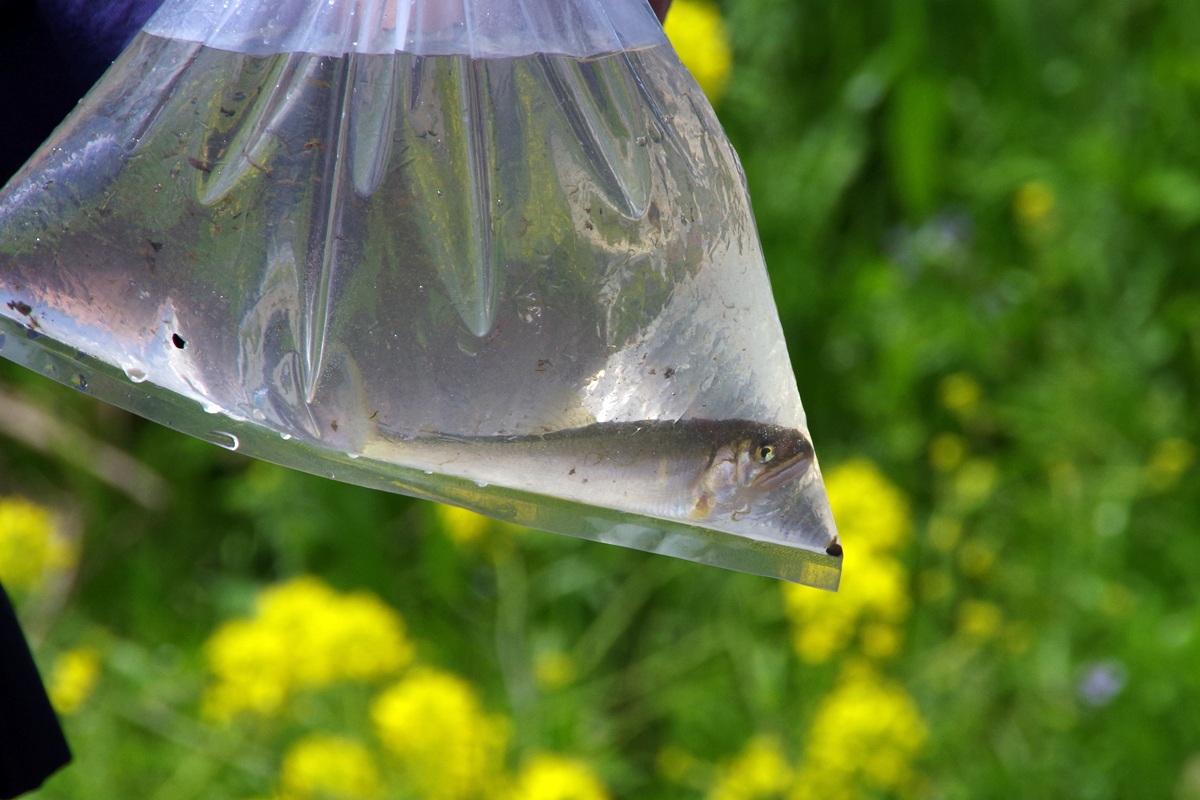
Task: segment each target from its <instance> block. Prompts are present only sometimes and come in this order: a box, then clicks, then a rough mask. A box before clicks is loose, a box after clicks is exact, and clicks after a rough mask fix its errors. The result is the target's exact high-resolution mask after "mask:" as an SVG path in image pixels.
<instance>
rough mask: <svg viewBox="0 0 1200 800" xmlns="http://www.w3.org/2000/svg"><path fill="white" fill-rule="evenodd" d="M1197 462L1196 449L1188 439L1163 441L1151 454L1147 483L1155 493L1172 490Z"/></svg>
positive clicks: (1147, 466)
mask: <svg viewBox="0 0 1200 800" xmlns="http://www.w3.org/2000/svg"><path fill="white" fill-rule="evenodd" d="M1195 461H1196V448H1195V446H1194V445H1193V444H1192V443H1191V442H1189V441H1188V440H1187V439H1176V438H1172V439H1163V440H1162V441H1161V442H1159V443H1158V444H1157V445H1155V447H1154V452H1153V453H1151V454H1150V463H1149V464H1147V465H1146V482H1147V484H1149V486H1150V488H1151V489H1153V490H1154V491H1159V492H1162V491H1166V490H1168V489H1172V488H1174V486H1175V484H1176V483H1178V482H1179V477H1180V476H1181V475H1183V473H1184V472H1186V471H1187V470H1188V468H1189V467H1191V466H1192V464H1193V463H1195Z"/></svg>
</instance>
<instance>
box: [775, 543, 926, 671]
mask: <svg viewBox="0 0 1200 800" xmlns="http://www.w3.org/2000/svg"><path fill="white" fill-rule="evenodd" d="M843 541H845V539H843ZM907 585H908V573H907V571H906V570H905V569H904V566H903V565H902V564H901V563H900V562H899V561H898V560H896V559H895V558H893V557H891V556H887V555H878V554H875V553H872V552H871V551H869V550H865V551H861V552H858V553H856V554H855V556H854V558H853V560H850V556H847V564H846V570H845V573H844V575H843V576H842V585H841V588H840V589H839V590H838V592H837V594H831V593H829V592H818V591H815V590H813V589H808V588H807V587H802V586H797V585H795V584H785V585H784V588H783V591H784V601H785V603H786V607H787V612H788V616H789V617H790V618H791V620H792V624H793V628H792V636H793V643H794V645H795V648H796V653H797V655H799V656H800V658H801V660H803V661H806V662H808V663H810V664H820V663H822V662H825V661H828V660H829V659H830V658H831V657H832V656H833V655H834V654H835V653H837V652H838V651H840V650H842V649H843V648H845V646H846V645H847V644H849V642H850V640H851V639H852V638H853V637H854V632H855V630H856V629H857V627H858V623H859V621H860V620H862V619H864V618H865V619H868V620H875V621H882V622H887V623H891V624H892V625H896V624H898V623H899V622H901V621H902V620H903V619H904V618H905V617H906V616H907V615H908V610H909V607H910V605H911V601H910V599H909V596H908V589H907Z"/></svg>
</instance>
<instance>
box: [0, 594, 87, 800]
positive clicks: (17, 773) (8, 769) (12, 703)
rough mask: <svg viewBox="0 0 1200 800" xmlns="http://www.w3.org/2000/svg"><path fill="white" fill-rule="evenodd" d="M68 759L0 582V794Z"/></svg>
mask: <svg viewBox="0 0 1200 800" xmlns="http://www.w3.org/2000/svg"><path fill="white" fill-rule="evenodd" d="M70 760H71V751H70V750H69V749H68V748H67V740H66V739H65V738H64V737H63V732H62V729H61V728H60V727H59V726H58V718H57V717H56V716H55V715H54V709H52V708H51V707H50V700H49V698H47V697H46V690H45V689H44V688H42V679H41V677H39V676H38V671H37V666H36V665H34V663H33V656H32V655H31V654H30V652H29V646H28V645H27V644H26V643H25V636H24V634H22V633H21V626H20V625H18V624H17V615H16V614H15V613H14V612H13V607H12V604H11V603H9V601H8V595H7V594H5V593H4V589H3V588H2V587H0V797H3V798H10V797H16V796H17V795H19V794H22V793H24V792H28V791H31V790H33V789H36V788H37V787H39V786H41V785H42V781H44V780H46V778H48V777H49V776H50V775H51V773H53V772H54V771H55V770H56V769H58V768H59V767H62V766H63V765H64V764H66V763H67V762H68V761H70Z"/></svg>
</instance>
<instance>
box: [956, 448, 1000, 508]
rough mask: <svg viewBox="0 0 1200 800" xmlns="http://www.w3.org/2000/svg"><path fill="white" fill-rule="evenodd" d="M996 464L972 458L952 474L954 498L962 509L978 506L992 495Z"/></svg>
mask: <svg viewBox="0 0 1200 800" xmlns="http://www.w3.org/2000/svg"><path fill="white" fill-rule="evenodd" d="M996 474H997V470H996V465H995V464H994V463H993V462H991V461H986V460H984V459H982V458H972V459H970V460H969V461H967V462H966V463H965V464H963V465H962V468H961V469H959V471H958V474H957V475H955V476H954V499H955V501H956V502H957V503H958V506H959V508H961V509H962V510H963V511H971V510H974V509H976V508H978V507H979V506H980V505H981V504H982V503H983V502H984V501H985V500H987V499H988V498H989V497H991V496H992V491H993V490H994V489H995V488H996Z"/></svg>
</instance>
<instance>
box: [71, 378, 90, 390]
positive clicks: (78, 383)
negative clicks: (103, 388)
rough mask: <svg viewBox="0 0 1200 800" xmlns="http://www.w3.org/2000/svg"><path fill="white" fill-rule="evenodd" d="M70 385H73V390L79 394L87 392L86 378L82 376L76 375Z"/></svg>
mask: <svg viewBox="0 0 1200 800" xmlns="http://www.w3.org/2000/svg"><path fill="white" fill-rule="evenodd" d="M72 383H73V384H74V385H75V388H76V389H78V390H79V391H81V392H86V391H87V386H88V384H87V378H86V377H84V376H83V375H76V376H75V379H74V380H73V381H72Z"/></svg>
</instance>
